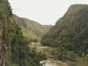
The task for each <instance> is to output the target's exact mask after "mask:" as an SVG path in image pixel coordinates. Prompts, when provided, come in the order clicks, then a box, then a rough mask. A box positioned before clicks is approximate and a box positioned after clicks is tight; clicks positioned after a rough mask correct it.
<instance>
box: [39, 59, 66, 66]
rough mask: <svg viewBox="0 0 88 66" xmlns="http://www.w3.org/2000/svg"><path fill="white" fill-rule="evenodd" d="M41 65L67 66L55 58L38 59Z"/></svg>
mask: <svg viewBox="0 0 88 66" xmlns="http://www.w3.org/2000/svg"><path fill="white" fill-rule="evenodd" d="M40 62H41V63H40V64H42V66H67V64H66V63H65V62H62V61H57V60H44V61H40Z"/></svg>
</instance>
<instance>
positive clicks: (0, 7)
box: [0, 0, 46, 66]
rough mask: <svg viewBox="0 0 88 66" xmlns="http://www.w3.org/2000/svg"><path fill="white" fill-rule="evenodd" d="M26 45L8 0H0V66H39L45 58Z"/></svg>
mask: <svg viewBox="0 0 88 66" xmlns="http://www.w3.org/2000/svg"><path fill="white" fill-rule="evenodd" d="M27 44H28V42H27V39H25V38H24V36H23V33H22V31H21V28H20V27H19V26H18V25H17V24H16V20H15V19H14V18H13V14H12V11H11V7H10V4H9V3H8V0H0V66H39V61H40V60H43V59H46V57H45V56H44V55H43V54H41V53H37V52H35V51H33V50H30V49H29V47H28V45H27Z"/></svg>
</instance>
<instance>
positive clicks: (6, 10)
mask: <svg viewBox="0 0 88 66" xmlns="http://www.w3.org/2000/svg"><path fill="white" fill-rule="evenodd" d="M11 15H12V12H11V9H10V6H9V3H8V0H0V66H8V60H7V58H8V56H7V54H8V53H7V51H8V46H7V43H6V42H5V40H4V36H3V35H4V33H3V32H4V28H5V27H6V26H7V23H8V22H9V18H10V17H11Z"/></svg>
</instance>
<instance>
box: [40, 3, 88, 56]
mask: <svg viewBox="0 0 88 66" xmlns="http://www.w3.org/2000/svg"><path fill="white" fill-rule="evenodd" d="M87 36H88V5H81V4H79V5H78V4H75V5H71V6H70V7H69V9H68V11H67V12H66V13H65V15H64V16H63V17H62V18H60V19H59V20H58V21H57V22H56V25H55V26H53V27H52V28H51V29H50V30H49V32H48V33H47V34H45V35H44V36H43V38H42V41H41V42H42V44H43V45H48V46H52V47H64V48H65V49H68V50H71V51H75V52H76V53H78V54H79V55H81V54H82V53H83V52H85V53H87V50H88V37H87Z"/></svg>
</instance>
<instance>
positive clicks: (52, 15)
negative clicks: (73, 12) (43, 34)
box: [9, 0, 88, 25]
mask: <svg viewBox="0 0 88 66" xmlns="http://www.w3.org/2000/svg"><path fill="white" fill-rule="evenodd" d="M9 2H10V5H11V7H12V11H13V13H14V14H16V15H18V16H20V17H25V18H28V19H31V20H34V21H37V22H39V23H40V24H48V25H49V24H52V25H54V24H55V23H56V21H57V20H58V19H59V18H61V17H62V16H63V15H64V14H65V12H66V11H67V9H68V7H69V6H70V5H71V4H88V1H87V0H9Z"/></svg>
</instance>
